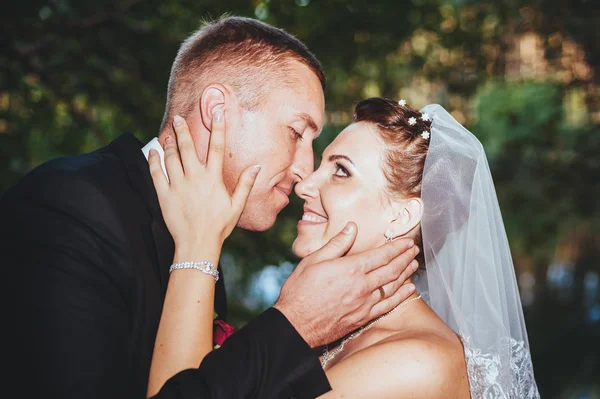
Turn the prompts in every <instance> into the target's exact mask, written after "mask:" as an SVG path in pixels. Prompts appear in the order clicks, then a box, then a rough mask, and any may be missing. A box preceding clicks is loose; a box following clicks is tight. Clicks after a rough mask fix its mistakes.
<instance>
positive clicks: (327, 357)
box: [321, 294, 421, 370]
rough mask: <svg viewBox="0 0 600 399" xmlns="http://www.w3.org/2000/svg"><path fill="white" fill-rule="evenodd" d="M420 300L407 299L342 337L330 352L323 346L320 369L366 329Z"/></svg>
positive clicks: (326, 346) (419, 296) (327, 347)
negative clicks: (338, 344)
mask: <svg viewBox="0 0 600 399" xmlns="http://www.w3.org/2000/svg"><path fill="white" fill-rule="evenodd" d="M420 298H421V294H419V295H418V296H416V297H414V298H412V299H408V300H406V301H404V302H401V303H400V304H399V305H398V306H396V307H395V308H394V309H392V310H390V311H389V312H387V313H384V314H382V315H381V316H379V317H378V318H376V319H375V320H371V321H370V322H368V323H367V324H365V325H364V326H362V327H361V328H359V329H358V330H357V331H355V332H353V333H350V334H348V335H346V337H344V339H342V342H341V343H340V346H338V347H337V348H336V349H334V350H333V351H331V352H329V345H325V346H323V360H321V367H323V370H325V367H326V366H327V363H329V362H330V361H331V360H332V359H333V358H334V357H336V355H337V354H338V353H340V352H341V351H343V350H344V346H346V343H347V342H348V341H351V340H353V339H355V338H358V337H359V336H360V335H361V334H362V333H364V332H365V331H367V330H368V329H370V328H371V327H373V324H375V323H377V322H378V321H379V320H381V319H383V318H384V317H385V316H388V315H390V314H392V313H394V312H395V311H396V310H397V309H399V308H401V307H402V306H404V305H407V304H409V303H411V302H412V301H416V300H417V299H420Z"/></svg>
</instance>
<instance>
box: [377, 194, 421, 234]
mask: <svg viewBox="0 0 600 399" xmlns="http://www.w3.org/2000/svg"><path fill="white" fill-rule="evenodd" d="M392 209H393V212H394V215H395V216H394V219H393V220H392V221H391V222H390V224H389V226H388V228H387V230H386V232H385V235H386V236H387V237H394V238H396V237H401V236H404V235H406V234H408V233H409V232H410V231H411V230H413V229H414V228H415V227H417V226H418V225H419V223H421V219H422V218H423V201H422V200H421V198H409V199H406V200H402V201H397V202H393V203H392Z"/></svg>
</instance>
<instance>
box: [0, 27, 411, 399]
mask: <svg viewBox="0 0 600 399" xmlns="http://www.w3.org/2000/svg"><path fill="white" fill-rule="evenodd" d="M324 87H325V78H324V73H323V70H322V68H321V66H320V64H319V62H318V61H317V60H316V58H315V57H314V56H313V55H312V54H311V53H310V52H309V51H308V50H307V49H306V47H305V46H304V45H303V44H302V43H301V42H299V41H298V40H297V39H295V38H294V37H292V36H291V35H289V34H287V33H285V32H283V31H281V30H279V29H276V28H273V27H271V26H269V25H266V24H263V23H260V22H258V21H255V20H252V19H245V18H235V17H230V18H225V19H222V20H220V21H217V22H215V23H212V24H208V25H207V26H205V27H204V28H203V29H201V30H200V31H198V32H197V33H195V34H194V35H192V36H191V37H190V38H188V39H187V40H186V41H185V42H184V43H183V45H182V46H181V48H180V51H179V53H178V55H177V58H176V59H175V62H174V64H173V68H172V72H171V76H170V80H169V86H168V95H167V105H166V111H165V116H164V120H163V123H162V126H161V128H160V134H159V136H158V139H155V140H153V141H152V142H151V143H148V144H147V146H146V147H144V144H143V143H141V142H140V141H139V140H137V139H136V138H135V137H134V136H133V135H132V134H130V133H125V134H123V135H122V136H120V137H119V138H117V139H116V140H115V141H113V142H112V143H110V144H109V145H108V146H106V147H103V148H100V149H98V150H96V151H94V152H92V153H89V154H83V155H76V156H72V157H66V158H61V159H55V160H52V161H49V162H47V163H46V164H44V165H42V166H40V167H38V168H36V169H35V170H34V171H32V172H31V173H29V174H28V175H27V176H26V177H25V178H23V179H22V180H21V181H19V182H18V183H17V184H16V185H15V186H14V187H13V188H12V189H10V190H9V191H7V192H6V193H5V195H4V196H3V197H2V199H1V202H0V223H1V225H0V242H1V244H0V245H1V247H0V264H1V265H2V267H3V270H4V271H5V273H7V274H8V275H6V277H5V278H6V281H7V285H8V286H9V287H10V289H11V290H12V292H11V301H12V303H13V305H11V306H10V308H11V310H12V312H9V319H8V321H5V323H6V325H8V327H9V331H14V337H11V339H10V340H8V341H7V344H8V346H9V358H8V359H6V358H5V363H7V364H8V365H9V368H10V369H11V372H13V373H15V377H14V378H9V379H7V380H8V381H7V382H6V383H5V384H4V387H3V388H4V390H6V391H7V392H8V391H10V390H11V389H10V388H11V385H13V386H14V387H15V388H16V389H17V392H19V397H27V398H28V397H56V398H94V397H103V398H115V399H117V398H144V397H145V396H146V390H147V381H148V372H149V367H150V361H151V357H152V350H153V345H154V339H155V336H156V331H157V327H158V323H159V319H160V314H161V310H162V302H163V299H164V296H165V291H166V287H167V282H168V277H169V274H168V269H169V266H170V264H171V262H172V260H173V254H174V248H173V240H172V238H171V236H170V235H169V232H168V230H167V228H166V226H165V223H164V221H163V218H162V215H161V211H160V207H159V204H158V200H157V197H156V193H155V191H154V187H153V184H152V180H151V177H150V174H149V170H148V164H147V161H146V158H145V157H144V153H145V151H147V150H148V149H149V148H152V147H154V148H157V149H159V150H160V143H161V142H162V140H164V138H165V135H166V134H169V133H171V132H172V130H171V129H172V127H171V126H172V125H171V123H172V121H173V117H174V116H175V115H177V114H179V115H182V116H184V117H185V118H186V120H187V121H188V123H189V124H190V127H191V131H192V136H193V138H194V142H195V143H194V144H195V147H196V150H197V153H198V155H199V156H200V157H203V156H205V151H206V146H207V143H208V137H209V134H210V129H211V115H212V114H211V110H213V109H215V107H219V106H222V105H223V104H228V106H229V108H228V119H227V126H228V130H227V140H228V141H227V148H226V151H227V152H226V162H225V167H224V180H225V183H226V185H227V186H228V187H230V188H231V187H233V186H234V185H235V183H236V181H237V178H238V176H239V174H240V172H241V171H242V170H243V169H244V168H245V167H246V166H248V165H250V164H254V163H260V164H262V170H261V173H260V175H259V178H258V180H257V181H256V183H255V186H254V188H253V191H252V193H251V195H250V197H249V199H248V202H247V206H246V208H245V210H244V212H243V214H242V216H241V219H240V221H239V224H238V225H239V227H242V228H244V229H248V230H254V231H263V230H266V229H268V228H270V227H271V226H272V225H273V223H274V222H275V219H276V216H277V214H278V212H279V211H281V209H283V208H284V207H285V206H286V205H287V204H288V201H289V200H288V196H289V194H290V192H291V190H292V187H293V185H294V184H295V183H296V182H298V181H300V180H301V179H303V178H304V177H306V176H307V175H308V174H309V173H311V172H312V170H313V152H312V141H313V140H314V139H315V138H316V137H317V136H318V134H319V133H320V131H321V128H322V125H323V114H324V98H323V88H324ZM142 148H144V152H143V151H142ZM355 236H356V228H354V229H350V230H349V231H346V232H345V234H344V233H340V234H339V235H338V236H337V237H336V238H335V239H334V240H332V242H330V243H329V244H328V246H327V248H325V249H324V251H323V252H322V256H321V257H320V258H319V259H316V258H313V259H312V260H310V261H308V262H304V264H302V273H301V274H300V273H298V272H297V271H296V272H294V278H290V279H289V280H288V282H286V289H285V290H284V291H283V292H282V294H281V297H280V298H279V300H278V302H277V304H276V305H275V306H274V307H273V308H270V309H268V310H267V311H265V312H264V313H263V314H261V315H260V316H258V317H257V318H256V319H255V320H253V321H251V322H250V323H248V325H246V326H245V327H244V328H242V329H241V330H240V331H239V332H237V333H236V334H234V336H233V337H231V338H230V339H229V340H228V341H227V342H225V344H224V345H223V346H222V347H221V348H220V349H219V350H217V351H214V352H212V353H211V354H209V355H208V356H207V357H206V358H205V360H204V361H203V362H202V364H201V365H200V366H199V368H198V369H195V370H187V371H183V372H182V373H180V374H178V375H176V376H175V377H174V378H172V379H171V380H170V381H168V382H167V384H166V386H165V387H164V390H163V391H162V393H161V395H165V396H168V395H171V394H172V395H174V396H175V395H179V396H177V397H194V398H209V397H219V398H238V397H239V398H241V397H248V396H253V397H260V398H269V397H297V398H313V397H317V396H319V395H321V394H323V393H325V392H327V391H328V390H330V386H329V384H328V381H327V379H326V377H325V374H324V372H323V370H322V369H321V367H320V364H319V362H318V357H317V355H316V354H315V353H314V351H313V349H312V348H314V347H316V346H318V345H321V344H324V343H327V342H331V341H334V340H336V339H338V338H340V337H341V336H343V335H344V334H346V333H348V332H350V331H352V330H353V329H355V328H357V327H359V326H360V325H362V324H364V323H365V322H367V321H368V320H369V310H371V308H372V307H373V300H372V298H373V297H374V295H375V296H377V298H378V300H379V291H378V287H364V281H365V272H364V271H362V269H361V267H362V266H364V265H371V267H373V265H376V266H382V267H381V268H380V269H379V270H380V271H381V273H382V274H381V275H382V278H381V284H382V285H384V284H386V283H387V285H386V286H385V287H384V288H385V290H386V293H387V295H386V296H387V298H383V302H385V306H383V307H379V308H380V309H381V310H379V312H380V313H383V312H385V311H386V310H389V309H391V308H393V307H394V306H395V305H397V304H398V303H400V302H401V301H403V300H404V299H405V298H406V297H407V296H408V293H406V295H404V296H399V295H395V296H394V297H392V298H390V297H391V296H392V295H393V294H394V293H395V292H396V291H398V289H399V286H400V284H401V283H403V278H401V273H402V272H403V271H404V269H405V268H406V266H407V265H408V263H409V262H410V261H411V260H412V257H413V251H407V252H405V253H402V252H403V251H404V250H405V248H404V246H403V245H402V243H392V244H388V245H386V246H384V247H381V248H380V249H378V250H375V251H371V252H369V253H364V254H361V255H360V256H361V257H360V259H359V261H357V262H354V263H352V264H350V263H349V261H347V259H349V258H344V257H343V255H344V253H345V252H346V251H347V250H348V249H349V248H350V246H351V245H352V243H353V240H354V238H355ZM323 270H328V271H331V272H329V273H322V272H319V271H323ZM331 273H335V275H334V276H333V278H332V276H331ZM356 287H363V289H356ZM300 295H301V296H302V298H303V300H302V301H299V300H294V299H295V298H297V297H298V296H300ZM342 298H343V299H344V300H341V299H342ZM215 308H216V309H215V310H216V312H217V313H219V314H220V315H221V316H223V315H225V314H226V308H225V291H224V285H223V284H222V279H220V280H219V285H218V286H217V289H216V298H215ZM13 313H14V317H13V318H10V315H12V314H13ZM377 315H378V314H376V315H375V316H377ZM370 316H371V318H372V317H373V314H372V313H371V315H370ZM332 321H338V322H336V323H333V322H332ZM13 352H14V353H13ZM17 381H19V382H17ZM20 381H24V383H21V382H20Z"/></svg>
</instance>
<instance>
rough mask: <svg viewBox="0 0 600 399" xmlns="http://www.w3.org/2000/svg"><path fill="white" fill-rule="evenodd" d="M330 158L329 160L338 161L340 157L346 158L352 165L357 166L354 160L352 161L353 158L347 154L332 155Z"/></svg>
mask: <svg viewBox="0 0 600 399" xmlns="http://www.w3.org/2000/svg"><path fill="white" fill-rule="evenodd" d="M328 159H329V162H333V161H337V160H338V159H345V160H346V161H348V162H350V163H351V164H352V166H355V165H354V162H352V160H351V159H350V158H349V157H347V156H346V155H330V156H329V158H328Z"/></svg>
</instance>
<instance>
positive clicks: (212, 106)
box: [198, 83, 229, 132]
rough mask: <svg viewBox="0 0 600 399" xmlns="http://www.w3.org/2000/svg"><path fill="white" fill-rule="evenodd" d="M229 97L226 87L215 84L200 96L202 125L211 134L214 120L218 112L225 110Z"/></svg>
mask: <svg viewBox="0 0 600 399" xmlns="http://www.w3.org/2000/svg"><path fill="white" fill-rule="evenodd" d="M228 96H229V91H228V90H227V88H225V86H223V85H221V84H218V83H213V84H211V85H209V86H207V87H206V88H205V89H204V91H203V92H202V96H200V102H199V104H198V106H199V108H200V116H201V118H202V124H203V125H204V127H205V128H206V130H208V131H209V132H210V131H212V118H213V114H214V113H215V111H217V110H224V109H225V102H226V100H227V97H228Z"/></svg>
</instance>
